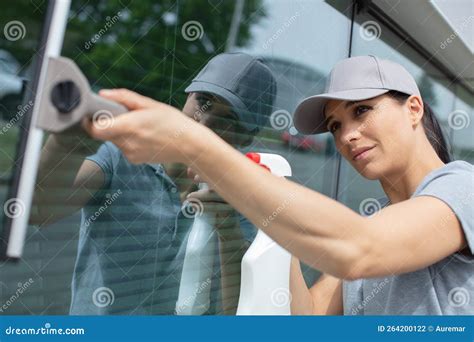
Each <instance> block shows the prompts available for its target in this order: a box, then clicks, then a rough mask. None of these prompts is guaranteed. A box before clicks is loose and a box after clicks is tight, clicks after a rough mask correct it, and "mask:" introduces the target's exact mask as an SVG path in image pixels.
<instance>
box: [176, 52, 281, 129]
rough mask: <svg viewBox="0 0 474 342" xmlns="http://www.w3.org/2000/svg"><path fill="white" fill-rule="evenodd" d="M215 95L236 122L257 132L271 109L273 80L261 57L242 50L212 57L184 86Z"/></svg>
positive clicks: (194, 90) (273, 92)
mask: <svg viewBox="0 0 474 342" xmlns="http://www.w3.org/2000/svg"><path fill="white" fill-rule="evenodd" d="M185 92H186V93H191V92H200V93H210V94H213V95H216V96H219V97H220V98H222V99H223V100H225V101H227V102H228V103H229V104H230V105H231V106H232V110H233V111H234V112H235V113H236V115H237V118H238V120H239V122H240V124H241V125H242V126H243V127H245V128H246V129H247V130H248V131H249V132H252V133H257V132H258V131H259V130H260V129H261V128H262V127H263V126H264V125H265V124H266V122H267V120H268V117H269V115H270V114H271V113H272V111H273V101H274V99H275V95H276V81H275V78H274V77H273V73H272V72H271V70H270V68H269V67H268V66H267V65H265V64H264V62H263V60H262V59H260V58H258V57H254V56H250V55H248V54H245V53H240V52H236V53H222V54H219V55H217V56H215V57H213V58H212V59H211V60H210V61H209V62H208V63H207V64H206V66H205V67H204V68H203V69H202V70H201V71H200V72H199V74H198V75H197V76H196V77H195V78H194V79H193V81H192V82H191V84H190V85H189V86H188V87H187V88H186V89H185Z"/></svg>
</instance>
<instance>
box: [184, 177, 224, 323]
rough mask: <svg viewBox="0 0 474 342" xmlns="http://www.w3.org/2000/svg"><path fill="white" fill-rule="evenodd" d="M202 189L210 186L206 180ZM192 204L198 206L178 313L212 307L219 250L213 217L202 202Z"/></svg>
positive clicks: (201, 186)
mask: <svg viewBox="0 0 474 342" xmlns="http://www.w3.org/2000/svg"><path fill="white" fill-rule="evenodd" d="M199 189H209V187H208V185H207V184H206V183H200V184H199ZM191 204H192V205H193V206H195V208H194V211H195V217H194V222H193V225H192V227H191V231H190V232H189V237H188V243H187V245H186V254H185V256H184V264H183V271H182V274H181V282H180V285H179V295H178V300H177V302H176V309H175V312H176V314H177V315H202V314H204V313H205V312H206V311H207V310H208V309H209V304H210V291H211V279H212V268H213V264H214V256H215V253H216V250H217V249H216V247H217V235H216V232H215V229H214V225H215V219H214V217H213V216H212V215H210V214H209V213H206V212H204V210H203V208H202V203H200V202H197V203H191ZM196 207H197V208H196Z"/></svg>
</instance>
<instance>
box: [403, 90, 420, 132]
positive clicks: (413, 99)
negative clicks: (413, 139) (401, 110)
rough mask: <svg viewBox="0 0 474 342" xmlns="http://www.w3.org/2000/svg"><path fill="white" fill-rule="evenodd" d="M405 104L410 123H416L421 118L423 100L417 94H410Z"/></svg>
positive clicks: (414, 124)
mask: <svg viewBox="0 0 474 342" xmlns="http://www.w3.org/2000/svg"><path fill="white" fill-rule="evenodd" d="M406 106H407V108H408V111H409V112H410V120H411V123H412V125H413V126H416V125H418V124H419V123H420V121H421V119H422V118H423V113H424V108H423V100H422V99H421V97H420V96H418V95H411V96H410V97H409V98H408V99H407V101H406Z"/></svg>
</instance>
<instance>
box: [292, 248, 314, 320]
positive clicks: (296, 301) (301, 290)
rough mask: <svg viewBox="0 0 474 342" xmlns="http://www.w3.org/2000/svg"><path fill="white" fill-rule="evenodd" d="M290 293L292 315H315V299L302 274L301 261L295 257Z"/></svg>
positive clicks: (293, 258)
mask: <svg viewBox="0 0 474 342" xmlns="http://www.w3.org/2000/svg"><path fill="white" fill-rule="evenodd" d="M290 293H291V314H292V315H312V314H313V298H312V297H311V293H310V292H309V289H308V287H307V286H306V282H305V280H304V277H303V274H302V272H301V266H300V261H299V260H298V259H297V258H295V257H292V258H291V268H290Z"/></svg>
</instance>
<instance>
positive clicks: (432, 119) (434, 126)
mask: <svg viewBox="0 0 474 342" xmlns="http://www.w3.org/2000/svg"><path fill="white" fill-rule="evenodd" d="M387 95H389V96H391V97H392V98H393V99H395V100H396V101H397V102H399V103H400V104H404V103H405V101H406V100H407V99H408V98H409V97H410V95H408V94H405V93H401V92H399V91H395V90H391V91H389V92H388V93H387ZM423 108H424V113H423V119H422V124H423V128H424V129H425V132H426V137H427V138H428V140H429V142H430V144H431V146H433V148H434V150H435V151H436V154H437V155H438V157H439V158H440V159H441V160H442V161H443V163H449V162H451V161H452V158H451V153H450V151H449V147H448V144H447V142H446V139H445V137H444V134H443V131H442V130H441V126H440V125H439V122H438V119H436V115H435V113H434V112H433V110H432V109H431V107H430V106H429V105H428V104H427V103H426V102H425V101H423Z"/></svg>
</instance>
